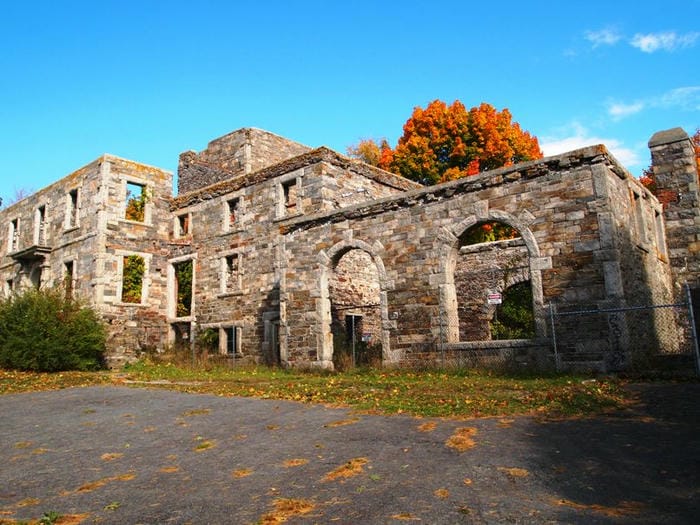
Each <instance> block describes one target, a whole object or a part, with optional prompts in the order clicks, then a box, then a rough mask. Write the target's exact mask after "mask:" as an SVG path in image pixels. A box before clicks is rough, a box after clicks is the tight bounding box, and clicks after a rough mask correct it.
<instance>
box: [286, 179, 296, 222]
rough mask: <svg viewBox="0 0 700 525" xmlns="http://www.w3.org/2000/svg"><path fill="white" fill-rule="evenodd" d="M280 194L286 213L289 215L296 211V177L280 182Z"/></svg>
mask: <svg viewBox="0 0 700 525" xmlns="http://www.w3.org/2000/svg"><path fill="white" fill-rule="evenodd" d="M282 196H283V200H284V208H285V210H286V211H287V214H288V215H291V214H294V213H296V209H297V200H298V197H299V184H298V183H297V180H296V179H292V180H288V181H287V182H284V183H282Z"/></svg>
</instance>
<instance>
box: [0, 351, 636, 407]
mask: <svg viewBox="0 0 700 525" xmlns="http://www.w3.org/2000/svg"><path fill="white" fill-rule="evenodd" d="M124 381H130V382H131V383H130V384H132V385H134V386H142V385H147V386H149V387H158V388H168V389H174V390H179V391H183V392H198V393H208V394H215V395H223V396H244V397H257V398H262V399H285V400H291V401H300V402H304V403H324V404H329V405H337V406H348V407H353V408H355V409H357V410H359V411H366V412H370V413H383V414H408V415H415V416H439V417H445V416H446V417H449V416H453V417H480V416H508V415H513V414H526V413H531V414H537V415H542V416H572V415H577V416H579V415H589V414H596V413H601V412H605V411H608V410H612V409H616V408H620V407H621V406H623V405H624V404H625V403H626V398H625V392H624V390H623V388H622V384H623V383H622V382H620V381H619V380H617V379H612V378H601V379H597V380H590V378H588V379H586V378H584V377H578V376H572V375H556V374H548V375H543V376H535V375H533V374H506V373H495V372H488V371H483V370H465V369H455V370H430V369H425V370H410V369H381V368H380V369H355V370H351V371H348V372H344V373H333V372H328V371H301V370H288V369H279V368H267V367H236V368H229V367H225V366H219V367H207V368H198V367H192V366H183V365H180V366H176V365H173V364H169V363H153V362H151V361H145V360H144V361H140V362H137V363H135V364H132V365H129V366H128V367H127V368H125V369H124V371H123V372H121V373H120V374H118V375H115V374H107V373H76V372H70V373H62V374H31V373H23V372H10V371H3V370H0V393H10V392H22V391H32V390H47V389H57V388H65V387H68V386H86V385H94V384H105V383H123V382H124ZM156 382H157V383H156ZM200 413H201V414H202V415H204V412H203V411H201V412H200V411H197V415H199V414H200ZM192 415H194V413H193V414H192Z"/></svg>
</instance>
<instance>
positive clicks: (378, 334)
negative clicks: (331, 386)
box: [328, 248, 383, 370]
mask: <svg viewBox="0 0 700 525" xmlns="http://www.w3.org/2000/svg"><path fill="white" fill-rule="evenodd" d="M331 262H332V266H331V270H332V271H331V273H330V275H329V279H328V290H329V299H330V314H331V333H332V336H333V366H334V368H335V369H337V370H343V369H347V368H349V367H352V366H363V365H381V362H382V341H383V337H382V301H381V294H382V290H381V284H380V272H379V268H378V267H377V264H376V263H375V262H374V260H373V258H372V256H371V255H370V254H369V253H368V252H367V251H365V250H362V249H359V248H349V249H347V250H344V251H341V252H339V253H338V254H336V256H335V257H334V258H333V259H332V261H331Z"/></svg>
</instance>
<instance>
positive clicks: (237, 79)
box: [0, 0, 700, 202]
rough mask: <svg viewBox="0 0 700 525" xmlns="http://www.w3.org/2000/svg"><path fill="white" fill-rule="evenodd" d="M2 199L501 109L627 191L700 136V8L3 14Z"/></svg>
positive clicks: (305, 5) (38, 8)
mask: <svg viewBox="0 0 700 525" xmlns="http://www.w3.org/2000/svg"><path fill="white" fill-rule="evenodd" d="M2 4H3V14H2V17H0V49H1V50H2V53H0V75H2V81H1V82H0V101H1V102H0V156H1V158H2V162H1V163H0V196H2V197H4V198H5V199H6V201H5V202H7V200H8V199H10V200H11V199H12V197H13V196H14V195H15V193H16V191H17V190H20V189H24V190H36V189H39V188H41V187H43V186H45V185H47V184H49V183H51V182H53V181H55V180H58V179H60V178H62V177H63V176H65V175H67V174H68V173H70V172H71V171H74V170H75V169H77V168H79V167H81V166H83V165H85V164H87V163H88V162H90V161H92V160H94V159H95V158H96V157H98V156H99V155H101V154H102V153H112V154H114V155H118V156H121V157H126V158H129V159H133V160H137V161H140V162H144V163H146V164H151V165H155V166H159V167H162V168H166V169H169V170H171V171H173V172H175V171H176V169H177V159H178V155H179V153H180V152H182V151H185V150H189V149H193V150H201V149H203V148H205V147H206V145H207V142H208V141H210V140H212V139H214V138H216V137H218V136H221V135H223V134H225V133H228V132H229V131H232V130H234V129H237V128H240V127H258V128H263V129H266V130H269V131H272V132H274V133H277V134H280V135H283V136H285V137H288V138H291V139H293V140H296V141H299V142H302V143H304V144H307V145H309V146H313V147H316V146H321V145H325V146H328V147H330V148H332V149H335V150H337V151H340V152H341V153H342V152H345V148H346V147H347V146H348V145H350V144H352V143H355V142H357V141H358V140H359V139H361V138H367V137H375V138H379V137H386V138H388V139H389V141H390V143H391V144H392V145H394V144H395V143H396V140H397V139H398V137H399V136H400V135H401V132H402V126H403V124H404V122H405V121H406V119H407V118H408V117H409V116H410V114H411V111H412V109H413V107H415V106H423V107H424V106H425V105H426V104H428V103H429V102H430V101H431V100H434V99H438V98H439V99H442V100H444V101H446V102H448V103H449V102H452V101H453V100H454V99H459V100H461V101H462V102H463V103H464V104H465V105H466V106H467V107H472V106H475V105H478V104H479V103H481V102H482V101H484V102H488V103H490V104H492V105H494V106H495V107H497V108H498V109H502V108H505V107H507V108H509V109H510V111H511V113H512V114H513V117H514V119H515V120H516V121H518V122H519V123H520V124H521V126H522V127H523V128H524V129H526V130H528V131H530V132H531V133H533V134H535V135H536V136H537V137H538V138H539V139H540V143H541V145H542V147H543V150H544V151H545V154H555V153H559V152H562V151H567V150H570V149H575V148H577V147H580V146H582V145H586V144H595V143H601V142H602V143H604V144H606V145H607V146H608V147H609V148H610V149H611V151H612V152H613V154H614V155H615V156H616V157H617V158H618V160H620V161H621V162H623V163H624V164H625V165H626V166H627V167H628V168H629V169H630V171H632V172H633V173H634V174H636V175H638V174H639V173H641V170H642V168H644V167H645V166H646V165H648V162H649V155H648V151H647V149H646V143H647V141H648V139H649V137H650V136H651V135H652V134H653V133H654V132H655V131H658V130H661V129H667V128H671V127H676V126H681V127H683V128H685V129H686V131H688V132H689V133H692V132H693V131H694V130H695V129H696V128H697V127H698V126H700V22H699V21H698V20H700V17H698V12H699V11H700V0H683V1H676V0H666V1H665V2H662V3H658V2H651V1H647V0H637V1H627V0H617V1H612V2H611V1H597V0H589V1H577V0H569V1H566V2H558V1H557V2H555V1H551V2H544V1H541V2H538V1H531V2H522V1H517V2H510V1H501V2H498V3H493V2H478V3H477V2H469V1H464V0H462V1H454V2H452V1H440V0H433V1H430V2H427V1H426V2H415V1H411V0H405V1H402V2H370V1H352V0H346V1H344V2H320V1H318V2H313V1H298V2H295V1H292V0H288V1H284V2H276V1H267V2H250V1H246V2H238V1H228V2H227V1H215V0H199V1H197V2H181V1H177V0H171V1H166V0H163V1H154V0H140V1H130V0H122V1H118V2H116V1H115V2H113V1H97V2H96V1H94V0H92V1H90V2H86V1H71V0H64V1H61V2H56V1H51V2H46V1H33V2H14V1H12V2H11V1H5V2H3V3H2Z"/></svg>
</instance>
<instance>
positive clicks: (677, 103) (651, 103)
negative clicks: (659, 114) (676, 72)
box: [607, 86, 700, 122]
mask: <svg viewBox="0 0 700 525" xmlns="http://www.w3.org/2000/svg"><path fill="white" fill-rule="evenodd" d="M649 108H663V109H672V108H673V109H681V110H683V111H700V86H685V87H679V88H675V89H671V90H670V91H666V92H665V93H662V94H661V95H657V96H653V97H648V98H645V99H642V100H636V101H634V102H619V101H611V102H608V110H607V111H608V116H609V117H611V118H612V119H613V120H614V121H616V122H617V121H619V120H622V119H624V118H627V117H630V116H632V115H636V114H637V113H641V112H642V111H644V110H645V109H649Z"/></svg>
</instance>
